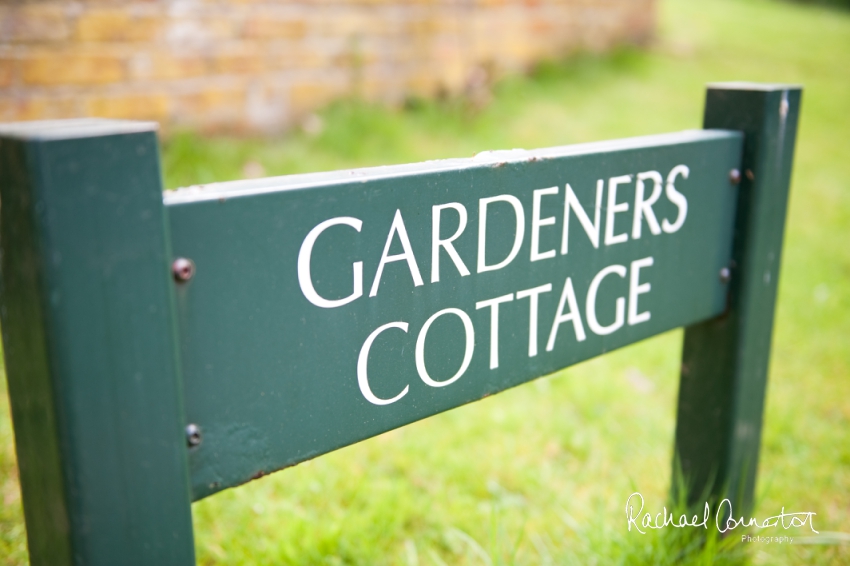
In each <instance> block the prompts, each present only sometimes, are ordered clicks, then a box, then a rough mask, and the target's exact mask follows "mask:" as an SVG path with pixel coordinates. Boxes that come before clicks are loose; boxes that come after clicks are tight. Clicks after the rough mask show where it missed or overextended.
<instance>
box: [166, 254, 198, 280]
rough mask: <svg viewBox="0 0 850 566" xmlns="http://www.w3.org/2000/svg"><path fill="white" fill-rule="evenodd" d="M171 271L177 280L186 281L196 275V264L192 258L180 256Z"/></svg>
mask: <svg viewBox="0 0 850 566" xmlns="http://www.w3.org/2000/svg"><path fill="white" fill-rule="evenodd" d="M171 273H172V274H173V275H174V280H175V281H177V282H179V283H184V282H186V281H188V280H189V279H191V278H192V276H194V275H195V264H194V262H193V261H192V260H191V259H186V258H185V257H178V258H177V259H175V260H174V263H172V264H171Z"/></svg>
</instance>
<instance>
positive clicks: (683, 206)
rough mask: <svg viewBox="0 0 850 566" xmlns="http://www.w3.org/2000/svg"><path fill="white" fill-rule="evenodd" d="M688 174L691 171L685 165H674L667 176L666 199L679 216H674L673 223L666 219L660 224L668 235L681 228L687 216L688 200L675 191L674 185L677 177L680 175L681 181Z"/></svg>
mask: <svg viewBox="0 0 850 566" xmlns="http://www.w3.org/2000/svg"><path fill="white" fill-rule="evenodd" d="M690 172H691V171H690V169H688V166H687V165H676V166H675V167H673V169H672V170H671V171H670V174H669V175H667V191H666V194H667V198H668V199H669V200H670V202H672V203H673V204H675V205H676V207H677V208H678V209H679V215H678V216H676V221H675V222H673V223H672V224H670V222H669V221H668V220H667V219H666V218H665V219H664V220H663V221H662V222H661V227H662V228H664V231H665V232H667V233H668V234H672V233H673V232H676V231H677V230H678V229H679V228H681V227H682V224H684V223H685V218H686V217H687V216H688V199H686V198H685V195H683V194H682V193H680V192H679V191H677V190H676V186H675V185H674V183H675V182H676V177H677V176H679V175H681V176H682V178H683V179H687V178H688V175H689V174H690Z"/></svg>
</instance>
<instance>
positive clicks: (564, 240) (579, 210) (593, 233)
mask: <svg viewBox="0 0 850 566" xmlns="http://www.w3.org/2000/svg"><path fill="white" fill-rule="evenodd" d="M604 188H605V182H604V181H603V180H602V179H599V180H598V181H597V182H596V206H595V207H594V209H593V210H594V212H593V223H592V224H591V222H590V217H589V216H588V215H587V212H585V211H584V208H583V207H582V206H581V203H580V202H579V201H578V197H577V196H576V194H575V193H574V192H573V188H572V187H571V186H570V184H569V183H567V190H566V195H565V196H564V233H563V235H562V236H561V255H565V254H566V253H567V246H568V243H569V241H568V240H569V235H570V209H572V210H574V211H575V213H576V218H578V221H579V223H580V224H581V227H582V228H584V231H585V233H587V237H588V238H590V243H591V244H593V247H594V248H598V247H599V228H600V225H599V211H600V210H601V209H602V191H603V189H604Z"/></svg>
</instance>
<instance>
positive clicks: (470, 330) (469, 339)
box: [416, 309, 475, 387]
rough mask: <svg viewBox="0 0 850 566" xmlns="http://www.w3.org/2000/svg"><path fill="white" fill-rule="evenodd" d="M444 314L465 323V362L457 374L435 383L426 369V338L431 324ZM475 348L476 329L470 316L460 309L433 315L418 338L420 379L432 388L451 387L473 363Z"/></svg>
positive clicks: (417, 360) (417, 350)
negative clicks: (451, 315) (453, 316)
mask: <svg viewBox="0 0 850 566" xmlns="http://www.w3.org/2000/svg"><path fill="white" fill-rule="evenodd" d="M444 314H453V315H455V316H457V317H458V318H460V320H461V322H463V330H464V333H465V334H466V345H465V346H464V351H463V361H462V362H461V364H460V369H458V370H457V373H455V374H454V375H453V376H452V377H450V378H448V379H446V380H444V381H435V380H433V379H431V376H430V375H428V370H427V369H425V338H426V337H427V335H428V329H429V328H431V323H433V322H434V321H435V320H437V318H439V317H440V316H442V315H444ZM474 348H475V328H474V327H473V326H472V320H471V319H470V318H469V315H468V314H466V313H465V312H463V311H462V310H460V309H443V310H441V311H437V312H435V313H434V314H432V315H431V318H429V319H428V320H426V321H425V324H424V325H423V326H422V330H420V331H419V337H418V338H416V371H418V372H419V377H420V378H422V381H424V382H425V383H426V385H430V386H431V387H445V386H446V385H450V384H452V383H454V382H455V381H457V380H458V379H460V376H462V375H463V373H464V372H465V371H466V369H467V368H468V367H469V363H470V362H471V361H472V352H473V350H474Z"/></svg>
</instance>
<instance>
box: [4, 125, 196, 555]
mask: <svg viewBox="0 0 850 566" xmlns="http://www.w3.org/2000/svg"><path fill="white" fill-rule="evenodd" d="M154 128H155V126H153V125H151V124H140V123H128V122H116V121H107V120H82V121H61V122H41V123H24V124H7V125H2V126H0V198H2V203H3V205H2V212H1V213H2V218H0V244H2V277H0V280H1V281H2V289H1V290H0V315H2V324H3V345H4V353H5V357H6V371H7V377H8V383H9V393H10V399H11V406H12V418H13V423H14V427H15V440H16V446H17V453H18V465H19V470H20V477H21V488H22V491H23V503H24V513H25V516H26V521H27V537H28V542H29V549H30V559H31V562H32V564H36V565H38V564H45V565H50V566H57V565H69V564H76V565H83V564H84V565H102V566H107V565H108V566H115V565H117V564H121V565H134V564H138V565H151V564H157V565H170V564H174V565H188V564H194V548H193V542H192V523H191V506H190V491H189V481H188V479H189V476H188V471H187V461H186V441H185V437H184V433H183V428H184V425H185V423H184V421H183V417H182V388H181V386H180V382H179V373H178V368H179V365H178V363H177V359H176V348H175V336H174V319H173V309H172V305H173V297H172V290H171V288H170V287H171V284H172V283H171V281H170V280H169V277H170V275H169V261H168V260H169V255H170V254H169V253H168V248H167V237H166V230H167V224H166V222H165V216H164V215H165V210H164V207H163V205H162V197H161V191H162V184H161V179H160V169H159V155H158V146H157V140H156V135H155V131H154Z"/></svg>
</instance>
